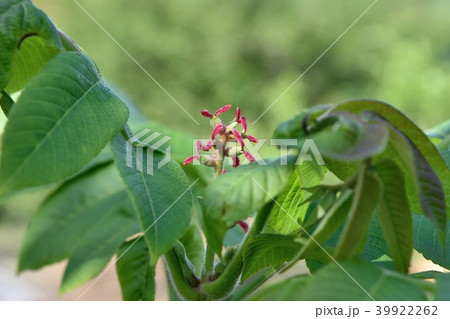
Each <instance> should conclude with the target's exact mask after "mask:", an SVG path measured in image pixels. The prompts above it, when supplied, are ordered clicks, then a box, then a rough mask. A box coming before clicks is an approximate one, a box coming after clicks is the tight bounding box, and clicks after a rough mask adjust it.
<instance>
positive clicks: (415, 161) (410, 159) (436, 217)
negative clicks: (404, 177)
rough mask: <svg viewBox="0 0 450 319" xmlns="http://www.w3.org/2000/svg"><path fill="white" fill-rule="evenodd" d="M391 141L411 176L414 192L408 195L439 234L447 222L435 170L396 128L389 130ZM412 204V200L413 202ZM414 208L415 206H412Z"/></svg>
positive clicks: (444, 204)
mask: <svg viewBox="0 0 450 319" xmlns="http://www.w3.org/2000/svg"><path fill="white" fill-rule="evenodd" d="M391 132H392V133H391V143H392V145H393V147H394V148H395V150H396V152H397V154H398V156H400V158H401V159H402V161H403V163H404V166H405V168H406V169H407V171H408V172H409V174H410V175H411V176H412V177H413V182H414V186H415V189H416V194H413V195H412V196H410V199H411V197H412V198H413V200H416V201H417V193H418V195H419V196H418V197H419V198H418V199H419V201H420V207H421V208H422V209H421V210H422V211H423V212H424V213H425V215H426V216H427V217H428V218H430V220H431V221H432V222H433V223H434V224H435V226H436V227H437V229H438V230H439V231H440V232H441V234H442V233H443V232H444V230H445V225H446V223H447V214H446V203H445V201H446V198H445V194H444V190H443V187H442V183H441V181H440V180H439V177H438V176H437V175H436V172H435V171H434V170H433V168H432V167H431V166H430V164H429V163H428V161H427V160H426V158H425V157H424V155H423V154H422V153H420V152H419V150H418V149H417V148H416V147H415V145H414V144H413V143H412V141H410V140H409V139H408V138H406V137H405V136H404V135H403V134H402V133H401V132H400V131H398V130H397V129H393V130H391ZM413 205H414V202H413ZM413 207H414V208H416V207H417V206H413Z"/></svg>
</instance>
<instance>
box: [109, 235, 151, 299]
mask: <svg viewBox="0 0 450 319" xmlns="http://www.w3.org/2000/svg"><path fill="white" fill-rule="evenodd" d="M117 257H118V259H117V263H116V270H117V275H118V277H119V282H120V287H121V289H122V299H123V300H147V301H149V300H154V299H155V288H156V287H155V286H156V285H155V266H151V265H150V252H149V251H148V247H147V244H146V242H145V239H144V237H139V238H137V239H132V240H130V241H127V242H125V243H123V244H122V246H120V248H119V250H118V251H117Z"/></svg>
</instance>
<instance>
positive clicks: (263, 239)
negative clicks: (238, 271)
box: [241, 234, 302, 282]
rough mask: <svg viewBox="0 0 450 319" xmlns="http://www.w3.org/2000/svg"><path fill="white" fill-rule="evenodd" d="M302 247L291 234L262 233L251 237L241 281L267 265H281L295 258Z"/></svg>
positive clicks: (246, 250) (245, 254)
mask: <svg viewBox="0 0 450 319" xmlns="http://www.w3.org/2000/svg"><path fill="white" fill-rule="evenodd" d="M301 247H302V244H301V243H300V242H297V241H295V240H294V238H293V237H290V236H284V235H275V234H262V235H257V236H255V237H252V238H250V239H249V241H248V242H247V245H246V246H245V250H244V268H243V270H242V277H241V281H242V282H243V281H245V280H247V279H248V278H250V277H251V276H253V275H254V274H256V273H257V272H258V271H260V270H263V269H264V268H266V267H269V266H272V267H276V266H280V265H282V264H283V263H284V262H286V261H289V260H291V259H293V258H294V257H295V255H296V254H297V253H298V251H299V250H300V248H301Z"/></svg>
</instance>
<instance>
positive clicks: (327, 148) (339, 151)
mask: <svg viewBox="0 0 450 319" xmlns="http://www.w3.org/2000/svg"><path fill="white" fill-rule="evenodd" d="M300 116H302V115H300ZM306 118H307V117H306ZM305 125H307V123H305V122H304V120H303V121H299V119H298V117H295V118H294V119H292V120H290V121H288V122H286V123H282V124H281V125H280V126H279V127H278V128H277V129H276V130H275V132H274V138H280V139H281V138H285V139H286V138H288V139H297V146H296V147H298V148H302V147H303V146H304V145H305V144H304V143H305V141H307V140H308V139H312V140H313V141H314V145H315V146H317V148H318V150H319V151H320V154H321V155H322V156H323V157H326V158H330V159H334V160H342V161H355V160H361V159H365V158H368V157H371V156H373V155H376V154H379V153H381V152H383V151H384V149H385V147H386V144H387V141H388V137H389V132H388V130H387V128H386V127H385V126H384V125H382V124H378V123H368V122H366V121H363V120H362V119H360V118H358V117H356V116H355V115H353V114H351V113H346V112H339V113H337V112H332V113H329V114H328V115H326V116H324V117H322V119H321V120H320V121H318V122H316V123H315V124H312V127H311V128H309V130H311V132H309V133H308V134H306V133H305V132H304V127H305ZM289 130H291V131H290V132H289ZM290 142H291V141H290V140H289V143H290Z"/></svg>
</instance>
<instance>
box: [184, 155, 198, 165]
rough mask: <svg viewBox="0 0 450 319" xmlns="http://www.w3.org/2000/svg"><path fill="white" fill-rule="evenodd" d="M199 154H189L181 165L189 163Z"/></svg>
mask: <svg viewBox="0 0 450 319" xmlns="http://www.w3.org/2000/svg"><path fill="white" fill-rule="evenodd" d="M199 158H200V156H198V155H194V156H189V157H188V158H186V159H185V160H184V162H183V165H188V164H191V163H192V162H193V161H194V160H195V159H199Z"/></svg>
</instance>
